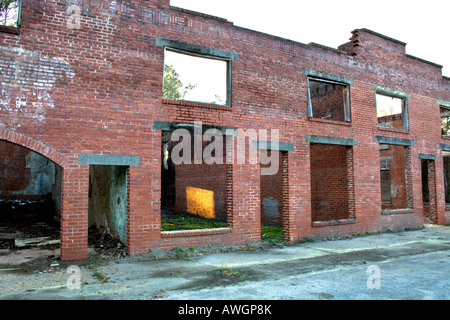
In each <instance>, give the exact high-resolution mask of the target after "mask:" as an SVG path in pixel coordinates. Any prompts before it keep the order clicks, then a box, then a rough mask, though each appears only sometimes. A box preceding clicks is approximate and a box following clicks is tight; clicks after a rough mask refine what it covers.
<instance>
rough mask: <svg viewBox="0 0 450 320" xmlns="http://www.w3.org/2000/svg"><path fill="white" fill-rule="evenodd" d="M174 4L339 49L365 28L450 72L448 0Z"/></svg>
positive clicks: (186, 0)
mask: <svg viewBox="0 0 450 320" xmlns="http://www.w3.org/2000/svg"><path fill="white" fill-rule="evenodd" d="M170 2H171V5H172V6H176V7H181V8H185V9H189V10H193V11H197V12H202V13H206V14H210V15H214V16H217V17H221V18H225V19H227V20H228V21H231V22H233V23H234V24H235V25H236V26H240V27H244V28H248V29H252V30H256V31H260V32H264V33H267V34H271V35H275V36H280V37H283V38H286V39H290V40H294V41H298V42H301V43H305V44H307V43H310V42H315V43H318V44H321V45H324V46H328V47H332V48H337V47H338V46H339V45H341V44H343V43H346V42H348V41H349V38H350V37H351V31H353V30H355V29H360V28H367V29H370V30H372V31H375V32H377V33H381V34H383V35H385V36H388V37H390V38H394V39H397V40H399V41H402V42H405V43H407V45H406V53H407V54H410V55H413V56H416V57H418V58H421V59H424V60H428V61H431V62H434V63H436V64H439V65H442V66H443V67H444V68H443V71H442V73H443V75H444V76H447V77H450V23H449V18H448V15H449V12H450V10H449V9H450V1H449V0H426V1H418V0H409V1H405V0H376V1H367V0H361V1H340V0H316V1H313V0H309V1H303V0H277V1H273V0H270V1H269V0H226V1H217V0H170Z"/></svg>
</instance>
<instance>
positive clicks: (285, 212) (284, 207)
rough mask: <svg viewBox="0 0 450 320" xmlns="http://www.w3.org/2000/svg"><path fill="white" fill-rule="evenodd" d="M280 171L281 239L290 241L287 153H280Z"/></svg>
mask: <svg viewBox="0 0 450 320" xmlns="http://www.w3.org/2000/svg"><path fill="white" fill-rule="evenodd" d="M280 156H281V159H280V170H281V180H282V182H281V183H282V186H281V201H282V202H281V225H282V227H283V239H284V240H285V241H292V236H290V232H289V230H290V227H291V224H292V223H293V221H292V219H289V154H288V153H287V152H280Z"/></svg>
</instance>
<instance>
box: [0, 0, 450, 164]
mask: <svg viewBox="0 0 450 320" xmlns="http://www.w3.org/2000/svg"><path fill="white" fill-rule="evenodd" d="M71 5H76V6H78V7H79V8H80V11H79V12H78V11H76V10H75V11H70V10H69V7H70V6H71ZM21 21H22V25H21V28H20V30H19V34H13V33H0V56H1V60H0V61H1V62H0V81H1V90H2V91H1V97H0V98H1V100H0V127H3V128H5V129H8V130H14V131H16V132H20V133H23V134H25V135H27V136H29V137H33V138H35V139H37V140H39V141H42V142H45V143H46V144H48V145H50V146H52V147H53V148H55V149H56V150H58V151H60V152H61V153H63V154H67V155H69V156H73V155H75V156H76V154H77V153H79V152H94V153H98V152H100V151H102V152H111V153H121V154H140V155H142V152H143V150H146V151H145V152H144V154H145V153H147V152H149V151H150V149H151V148H152V147H151V144H152V139H153V138H154V137H153V136H152V122H151V121H152V120H165V121H177V122H192V121H193V119H195V120H201V121H203V122H204V123H206V124H213V125H224V126H233V127H243V128H248V127H276V128H278V129H281V135H282V140H287V141H295V140H296V139H298V132H295V130H294V132H293V131H292V130H291V128H294V127H295V128H302V130H304V131H302V132H303V133H314V132H317V131H318V128H319V127H318V126H319V125H320V126H326V127H327V128H329V127H330V126H333V125H334V124H333V123H330V122H326V123H319V124H317V123H315V122H309V121H308V111H307V106H308V92H307V84H306V78H307V77H306V75H305V72H304V69H305V68H308V69H312V70H317V71H319V72H322V73H328V74H332V75H336V76H341V77H348V78H351V79H353V80H354V81H355V83H354V85H352V86H351V90H350V91H351V92H350V97H351V119H352V121H351V123H352V125H351V126H340V127H336V129H335V130H336V132H337V133H338V134H339V135H340V136H343V137H355V136H358V135H359V134H362V135H366V132H367V128H372V129H373V130H377V119H376V109H375V98H374V94H373V90H372V87H371V86H372V85H373V84H375V85H379V86H383V87H387V88H393V89H395V90H401V91H404V92H407V93H409V94H412V95H416V96H417V98H414V97H411V101H410V104H409V108H410V113H409V117H411V119H410V130H409V133H410V134H411V136H412V137H415V136H416V133H417V132H418V131H417V130H419V129H418V128H419V127H423V126H422V124H423V123H424V121H425V122H426V123H427V126H428V128H434V129H430V132H431V131H432V133H431V136H432V137H434V138H436V139H440V138H441V137H440V128H439V109H438V107H437V104H436V103H435V101H436V100H443V101H449V100H450V80H449V79H448V78H445V77H442V74H441V67H440V66H439V65H436V64H433V63H428V62H426V61H422V60H420V59H417V58H414V57H411V56H408V55H406V54H405V52H404V47H405V44H404V43H402V42H400V41H397V40H393V39H390V38H388V37H385V36H382V35H378V34H376V33H374V32H372V31H370V30H366V29H358V30H355V31H354V32H353V36H352V41H351V43H350V44H351V46H349V45H345V46H343V47H341V48H340V49H331V48H327V47H323V46H320V45H315V44H310V45H306V44H302V43H297V42H293V41H290V40H286V39H282V38H278V37H274V36H271V35H267V34H263V33H259V32H255V31H252V30H247V29H244V28H240V27H236V26H234V25H233V24H232V23H231V22H229V21H227V20H225V19H221V18H216V17H212V16H209V15H205V14H200V13H194V12H191V11H189V10H184V9H179V8H174V7H170V6H169V1H168V0H164V1H145V0H140V1H84V0H71V1H56V0H47V1H44V2H43V1H37V0H29V1H24V3H23V8H22V19H21ZM158 37H162V38H168V39H173V40H179V41H183V42H186V43H190V44H196V45H201V46H205V47H211V48H215V49H223V50H227V51H231V52H235V53H236V54H237V55H238V59H237V60H236V61H232V63H231V69H232V71H231V72H232V77H231V78H232V80H231V87H232V96H231V99H232V101H231V108H229V109H226V108H225V109H224V108H214V107H211V106H200V108H199V107H190V106H187V105H183V104H182V105H176V104H170V103H164V101H163V99H162V80H163V67H164V48H163V47H160V46H157V45H156V39H157V38H158ZM344 49H345V50H344ZM419 97H421V98H419ZM424 97H427V98H429V99H431V100H427V99H423V98H424ZM420 99H422V101H419V100H420ZM425 100H426V101H425ZM433 101H434V102H433ZM425 111H426V112H425ZM424 112H425V113H426V115H427V117H422V118H421V119H419V118H417V119H416V118H415V115H419V114H424ZM393 134H394V135H396V134H397V133H396V132H394V133H393ZM427 138H428V139H429V138H430V135H429V136H428V137H427ZM124 139H125V141H127V143H123V141H124ZM436 141H437V140H436ZM147 154H148V155H150V153H147ZM149 157H150V156H149ZM144 158H145V156H144Z"/></svg>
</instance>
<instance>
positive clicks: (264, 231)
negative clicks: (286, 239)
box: [261, 225, 283, 244]
mask: <svg viewBox="0 0 450 320" xmlns="http://www.w3.org/2000/svg"><path fill="white" fill-rule="evenodd" d="M261 240H262V241H266V242H268V243H271V244H282V243H283V228H282V227H278V226H267V225H262V226H261Z"/></svg>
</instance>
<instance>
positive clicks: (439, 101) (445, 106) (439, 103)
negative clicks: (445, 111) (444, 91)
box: [437, 100, 450, 109]
mask: <svg viewBox="0 0 450 320" xmlns="http://www.w3.org/2000/svg"><path fill="white" fill-rule="evenodd" d="M437 104H438V105H440V106H442V107H444V108H449V109H450V102H448V101H442V100H438V101H437Z"/></svg>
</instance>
